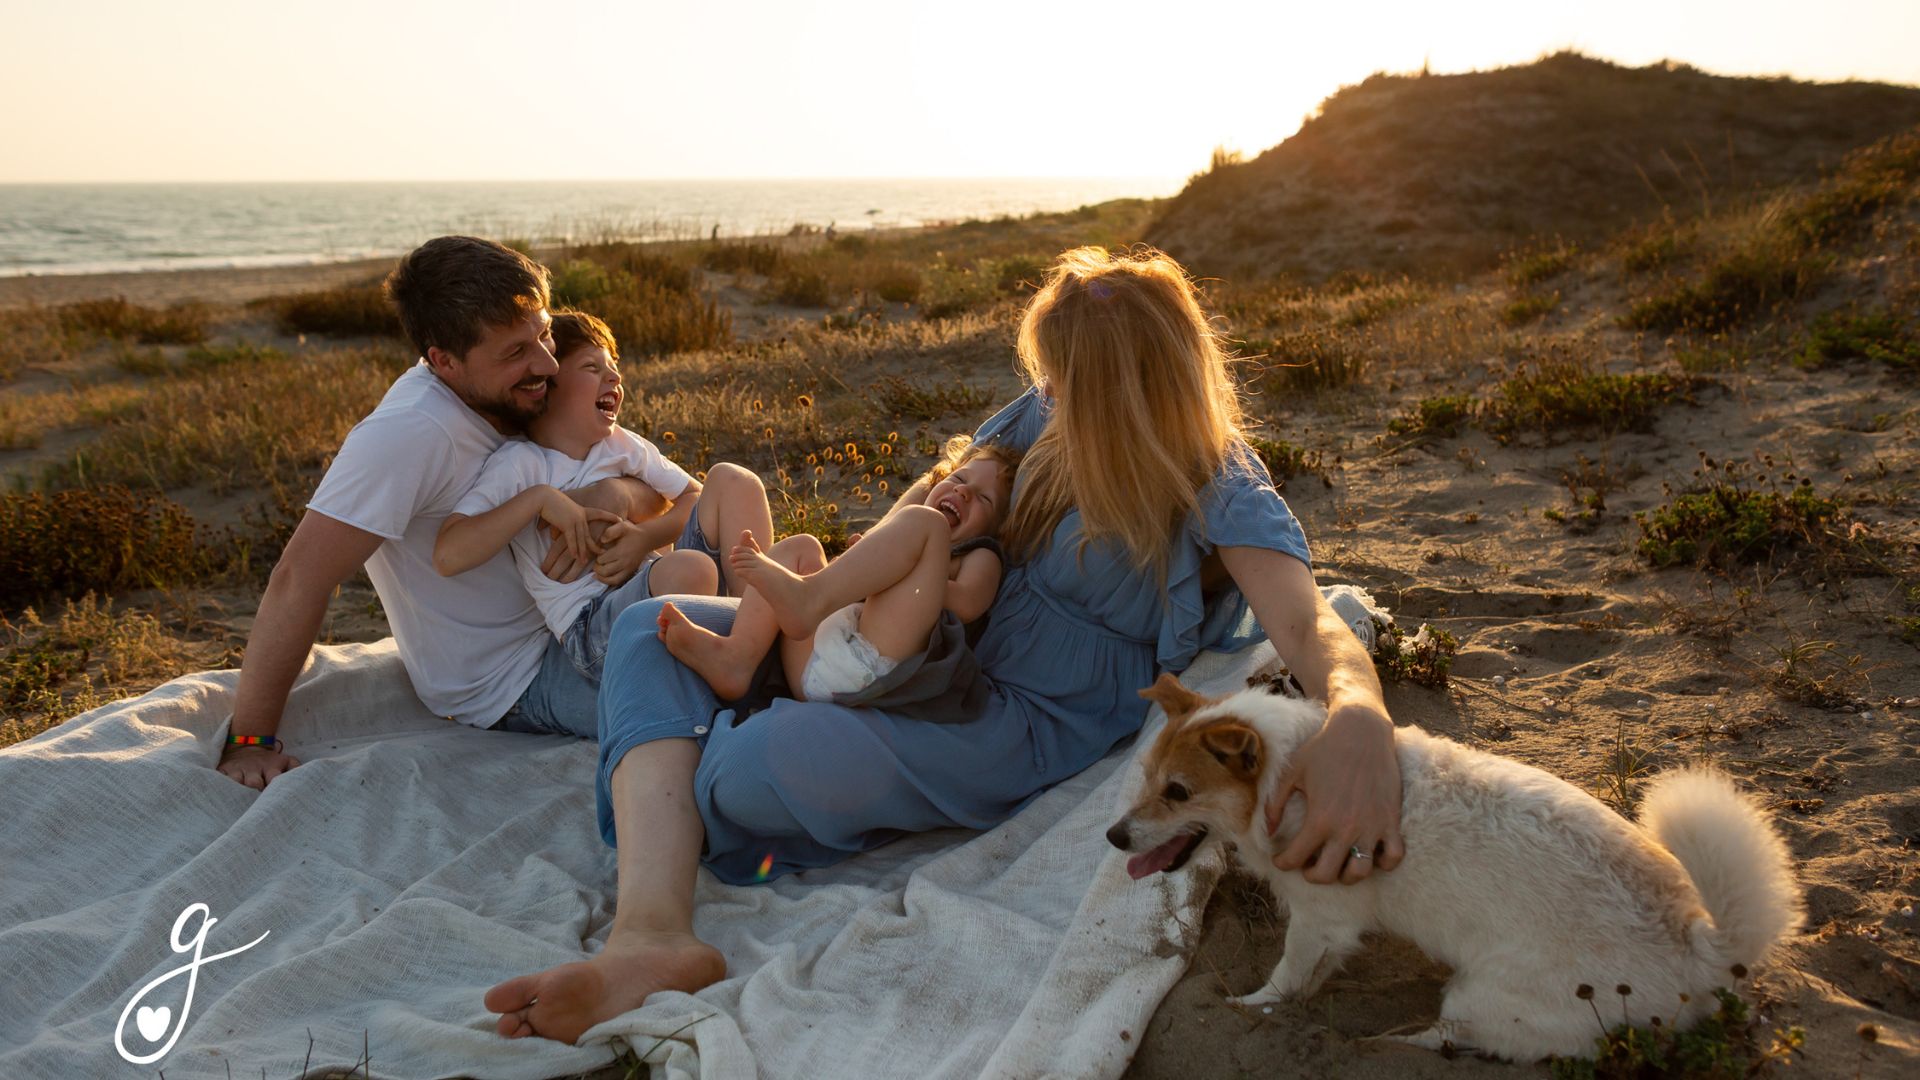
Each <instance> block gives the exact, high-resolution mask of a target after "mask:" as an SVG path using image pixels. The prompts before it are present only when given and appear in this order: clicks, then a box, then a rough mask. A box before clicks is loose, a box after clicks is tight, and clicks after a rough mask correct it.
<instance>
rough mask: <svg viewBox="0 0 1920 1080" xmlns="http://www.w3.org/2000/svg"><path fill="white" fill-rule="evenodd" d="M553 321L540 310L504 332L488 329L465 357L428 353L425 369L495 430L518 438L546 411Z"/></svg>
mask: <svg viewBox="0 0 1920 1080" xmlns="http://www.w3.org/2000/svg"><path fill="white" fill-rule="evenodd" d="M552 323H553V319H552V317H551V316H549V315H548V314H547V312H546V310H545V309H541V310H540V311H537V312H535V313H534V314H532V315H530V316H528V317H527V318H524V319H521V320H519V321H518V322H515V323H510V324H508V325H505V326H488V327H486V328H484V329H483V330H482V332H481V334H480V340H479V341H478V342H477V343H476V344H475V345H474V346H473V348H471V349H468V350H467V354H466V355H465V356H464V357H459V356H454V355H453V354H452V353H449V352H446V351H445V350H442V349H439V348H434V349H430V350H428V353H427V363H429V364H430V365H432V367H433V369H434V372H435V373H436V374H438V375H439V376H440V378H441V379H442V380H443V381H445V382H446V384H447V386H448V387H449V388H451V389H452V390H453V392H454V393H455V394H458V395H459V396H460V400H461V401H464V402H466V403H467V407H468V408H470V409H472V410H473V411H474V412H477V413H479V414H480V415H481V416H484V417H486V418H487V420H488V422H490V423H491V424H493V426H494V427H495V428H498V429H499V430H500V431H502V432H505V433H517V432H520V431H523V430H525V429H526V426H527V424H528V423H529V422H531V421H532V420H533V419H534V418H535V417H537V416H539V415H540V414H541V413H542V412H544V411H545V410H546V407H547V391H548V385H547V380H548V379H550V378H552V377H553V374H554V373H555V372H557V371H559V370H560V367H559V365H558V364H556V363H554V359H553V331H552V328H551V327H552Z"/></svg>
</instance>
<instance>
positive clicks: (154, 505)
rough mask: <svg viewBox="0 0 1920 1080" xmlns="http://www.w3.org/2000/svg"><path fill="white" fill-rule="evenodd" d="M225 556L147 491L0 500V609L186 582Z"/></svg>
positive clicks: (219, 565) (182, 512) (188, 517)
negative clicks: (92, 593)
mask: <svg viewBox="0 0 1920 1080" xmlns="http://www.w3.org/2000/svg"><path fill="white" fill-rule="evenodd" d="M226 557H227V553H226V549H225V546H224V545H223V544H222V543H220V542H219V541H218V539H217V538H214V537H211V536H209V535H208V534H207V532H206V530H203V529H202V528H201V527H200V525H199V523H198V522H196V521H195V520H194V518H193V515H192V514H190V513H188V512H187V510H186V508H185V507H182V506H180V505H178V504H177V503H174V502H171V501H169V500H167V499H165V498H163V497H161V496H160V495H157V494H155V493H153V492H149V491H131V490H129V489H127V488H124V487H120V486H117V485H100V486H96V487H87V488H75V489H70V490H67V491H56V492H51V493H48V492H38V491H31V492H24V493H20V494H0V609H7V610H12V609H15V608H18V607H20V606H22V605H25V604H31V603H36V602H39V601H42V600H45V599H48V598H50V597H67V596H79V595H81V594H82V593H86V592H101V593H115V592H124V591H126V590H129V589H136V588H163V587H167V586H172V585H179V584H186V583H189V582H193V581H197V580H200V579H201V578H203V577H206V576H207V575H208V574H210V573H211V572H213V571H215V570H218V569H224V567H225V560H226Z"/></svg>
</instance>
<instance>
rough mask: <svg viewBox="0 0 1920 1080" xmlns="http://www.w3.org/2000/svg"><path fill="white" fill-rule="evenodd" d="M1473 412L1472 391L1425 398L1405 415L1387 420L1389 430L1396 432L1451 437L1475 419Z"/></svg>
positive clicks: (1418, 435)
mask: <svg viewBox="0 0 1920 1080" xmlns="http://www.w3.org/2000/svg"><path fill="white" fill-rule="evenodd" d="M1474 411H1475V410H1474V401H1473V395H1471V394H1452V395H1447V396H1442V397H1430V398H1422V399H1420V400H1419V401H1416V402H1414V404H1413V408H1411V409H1409V410H1407V411H1406V413H1404V414H1403V415H1400V416H1396V417H1394V418H1393V419H1392V420H1389V421H1387V431H1388V432H1389V433H1390V434H1393V435H1413V436H1417V437H1423V438H1433V439H1451V438H1453V437H1454V436H1455V435H1458V434H1460V429H1461V428H1463V427H1465V426H1466V425H1468V424H1470V423H1472V422H1473V418H1474Z"/></svg>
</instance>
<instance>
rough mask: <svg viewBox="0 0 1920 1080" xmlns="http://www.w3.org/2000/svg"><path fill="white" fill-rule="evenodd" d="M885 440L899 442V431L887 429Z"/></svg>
mask: <svg viewBox="0 0 1920 1080" xmlns="http://www.w3.org/2000/svg"><path fill="white" fill-rule="evenodd" d="M887 441H888V442H899V441H900V433H899V432H897V431H889V432H887Z"/></svg>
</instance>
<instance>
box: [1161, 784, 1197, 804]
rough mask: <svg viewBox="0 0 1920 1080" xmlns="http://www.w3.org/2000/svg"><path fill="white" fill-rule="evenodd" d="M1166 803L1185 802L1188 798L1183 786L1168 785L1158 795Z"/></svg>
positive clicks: (1185, 788)
mask: <svg viewBox="0 0 1920 1080" xmlns="http://www.w3.org/2000/svg"><path fill="white" fill-rule="evenodd" d="M1160 794H1161V795H1162V796H1163V797H1164V798H1165V799H1166V800H1167V801H1168V802H1186V801H1187V799H1188V798H1189V797H1190V796H1189V793H1188V791H1187V787H1186V785H1185V784H1168V785H1167V790H1165V791H1163V792H1161V793H1160Z"/></svg>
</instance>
